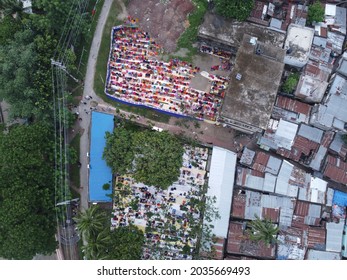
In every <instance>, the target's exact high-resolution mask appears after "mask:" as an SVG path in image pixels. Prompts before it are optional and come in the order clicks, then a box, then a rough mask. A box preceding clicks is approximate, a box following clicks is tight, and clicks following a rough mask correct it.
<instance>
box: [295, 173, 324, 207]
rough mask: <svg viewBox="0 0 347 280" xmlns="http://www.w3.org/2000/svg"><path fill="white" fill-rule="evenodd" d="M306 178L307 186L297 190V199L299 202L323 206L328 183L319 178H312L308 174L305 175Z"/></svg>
mask: <svg viewBox="0 0 347 280" xmlns="http://www.w3.org/2000/svg"><path fill="white" fill-rule="evenodd" d="M307 176H308V179H307V180H309V184H308V186H307V187H305V188H299V196H298V198H299V199H300V200H305V201H310V202H314V203H320V204H325V196H326V189H327V185H328V183H327V182H326V181H324V180H322V179H320V178H316V177H312V176H311V175H310V174H307Z"/></svg>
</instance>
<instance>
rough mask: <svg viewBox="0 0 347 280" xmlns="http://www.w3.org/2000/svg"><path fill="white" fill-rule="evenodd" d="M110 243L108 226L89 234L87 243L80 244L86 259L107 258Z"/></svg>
mask: <svg viewBox="0 0 347 280" xmlns="http://www.w3.org/2000/svg"><path fill="white" fill-rule="evenodd" d="M112 246H113V245H112V244H111V233H110V230H109V229H108V228H105V229H104V230H102V231H100V232H99V233H97V234H96V235H95V236H90V237H89V238H88V240H87V244H85V245H83V246H82V252H83V253H84V256H85V257H86V259H87V260H106V259H108V256H107V255H108V250H109V248H110V247H112Z"/></svg>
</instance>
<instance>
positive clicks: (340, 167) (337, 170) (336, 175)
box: [323, 155, 347, 185]
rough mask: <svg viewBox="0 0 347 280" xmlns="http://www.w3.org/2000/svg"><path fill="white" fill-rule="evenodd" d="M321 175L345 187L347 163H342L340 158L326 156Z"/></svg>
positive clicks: (346, 182)
mask: <svg viewBox="0 0 347 280" xmlns="http://www.w3.org/2000/svg"><path fill="white" fill-rule="evenodd" d="M323 175H324V176H326V177H328V178H329V179H331V180H333V181H335V182H337V183H342V184H344V185H346V184H347V163H346V162H344V161H342V160H341V159H340V158H337V157H333V156H331V155H328V156H327V158H326V160H325V167H324V170H323Z"/></svg>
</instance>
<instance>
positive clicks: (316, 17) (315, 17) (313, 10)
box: [307, 1, 325, 25]
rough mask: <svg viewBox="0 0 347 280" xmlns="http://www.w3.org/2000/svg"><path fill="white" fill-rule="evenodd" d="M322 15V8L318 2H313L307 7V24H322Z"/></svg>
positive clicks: (323, 12)
mask: <svg viewBox="0 0 347 280" xmlns="http://www.w3.org/2000/svg"><path fill="white" fill-rule="evenodd" d="M324 14H325V11H324V6H323V5H322V4H321V3H320V1H316V2H314V3H313V4H312V5H309V6H308V13H307V23H308V24H309V25H311V24H313V23H314V22H322V21H323V20H324Z"/></svg>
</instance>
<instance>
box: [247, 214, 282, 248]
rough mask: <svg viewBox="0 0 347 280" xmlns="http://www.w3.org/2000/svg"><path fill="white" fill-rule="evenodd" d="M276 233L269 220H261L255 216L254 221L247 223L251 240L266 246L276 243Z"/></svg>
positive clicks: (274, 226) (275, 228)
mask: <svg viewBox="0 0 347 280" xmlns="http://www.w3.org/2000/svg"><path fill="white" fill-rule="evenodd" d="M278 231H279V228H278V226H277V225H275V224H273V223H272V222H271V221H270V220H269V219H264V220H261V219H260V218H259V217H258V216H255V220H252V221H251V222H250V223H249V228H248V229H247V232H248V234H249V237H250V239H251V240H253V241H257V242H259V241H263V242H264V243H265V244H266V245H270V244H274V243H276V240H277V239H276V238H277V233H278Z"/></svg>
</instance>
